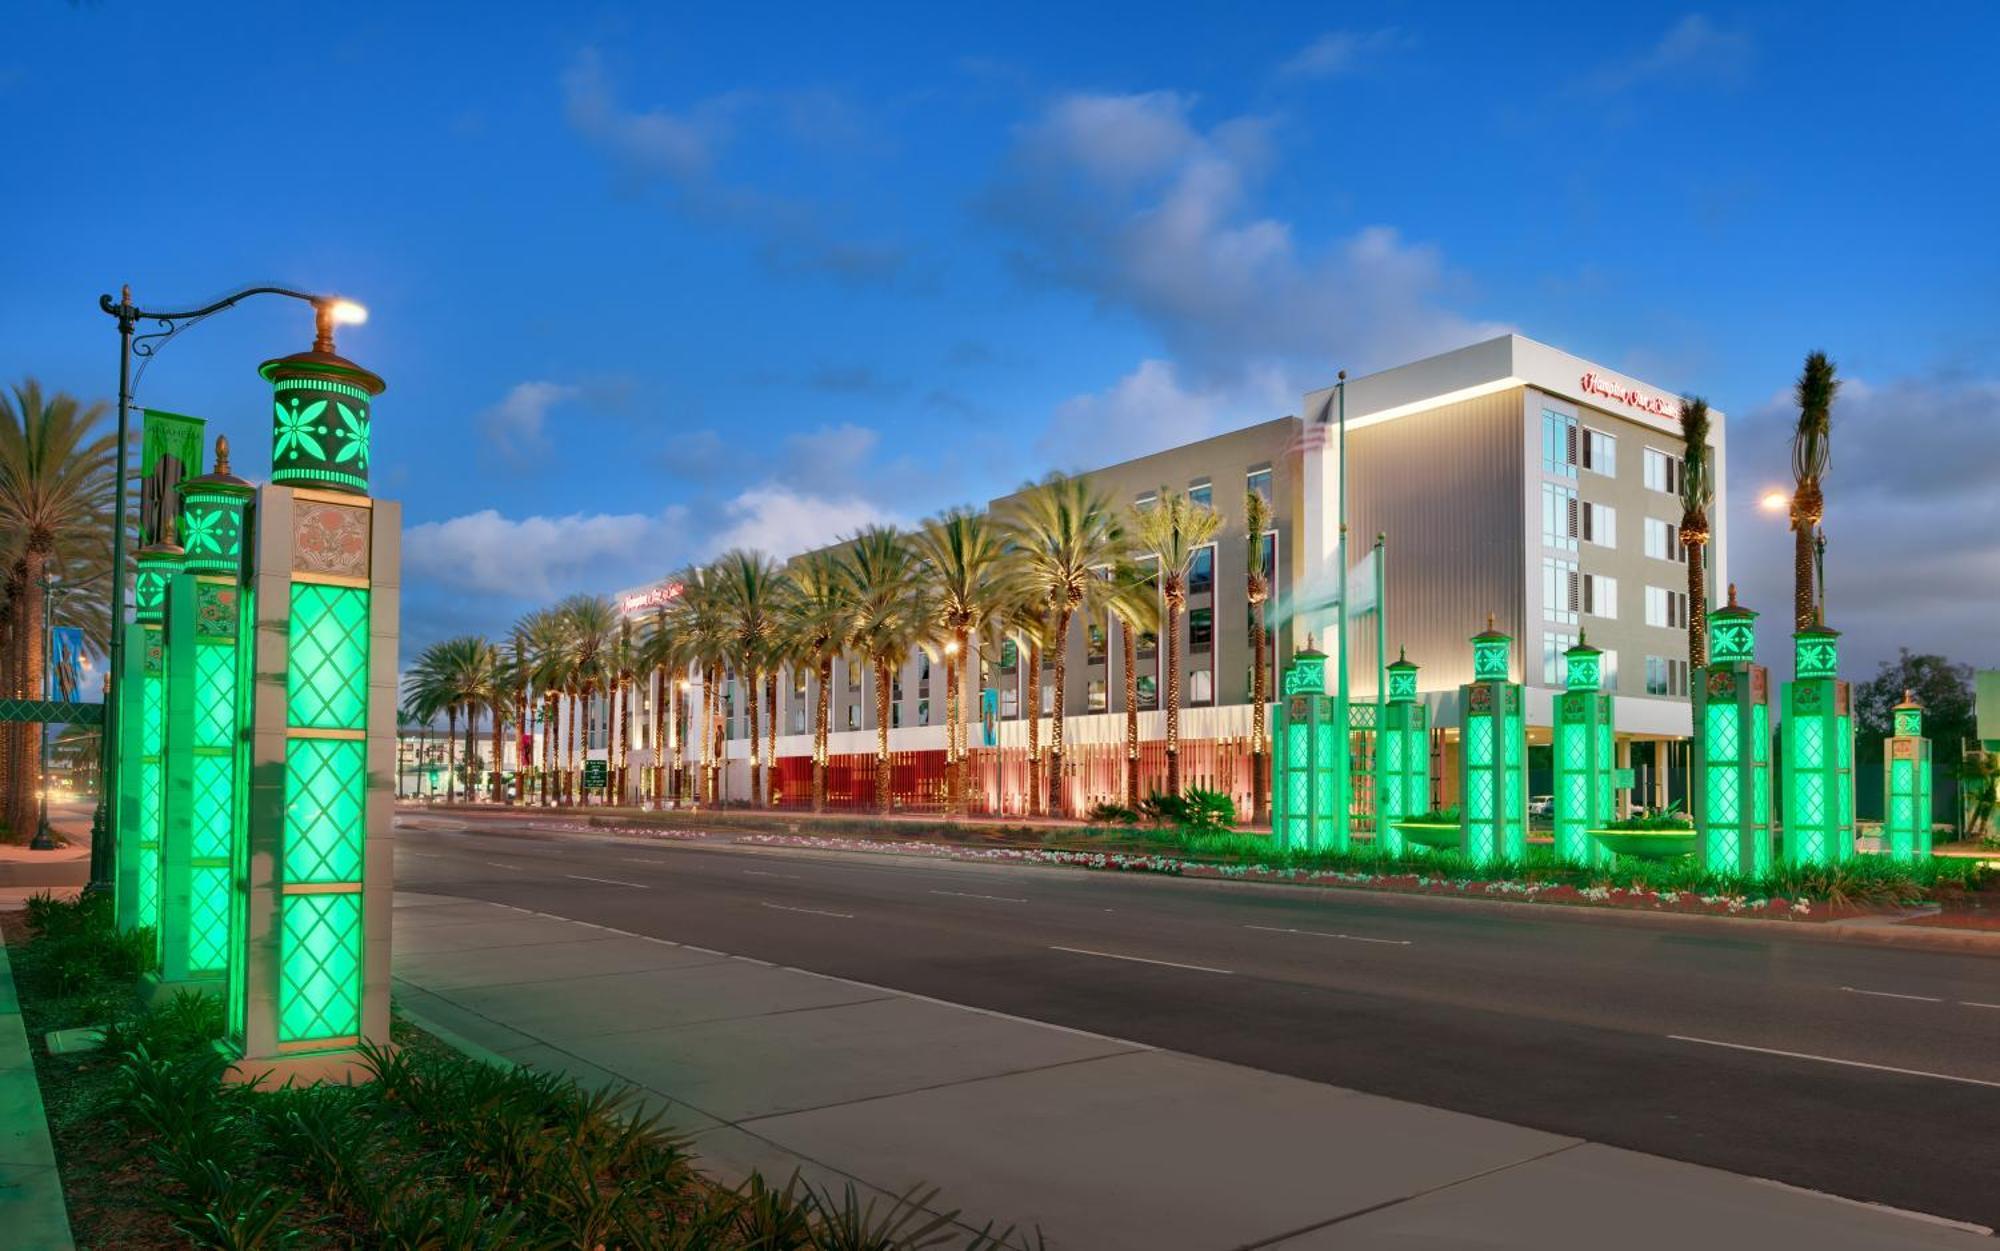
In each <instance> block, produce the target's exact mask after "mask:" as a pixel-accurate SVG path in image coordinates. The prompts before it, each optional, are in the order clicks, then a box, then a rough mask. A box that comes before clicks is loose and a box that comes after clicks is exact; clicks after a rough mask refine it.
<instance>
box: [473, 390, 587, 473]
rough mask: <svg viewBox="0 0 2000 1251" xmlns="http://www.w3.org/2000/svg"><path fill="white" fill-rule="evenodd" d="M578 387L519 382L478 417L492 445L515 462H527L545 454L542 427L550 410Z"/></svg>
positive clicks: (577, 392) (546, 440)
mask: <svg viewBox="0 0 2000 1251" xmlns="http://www.w3.org/2000/svg"><path fill="white" fill-rule="evenodd" d="M578 394H580V388H577V387H574V386H570V385H568V384H566V383H559V382H518V383H515V384H514V386H513V387H512V388H511V389H509V390H508V392H507V394H506V395H505V396H503V397H502V398H501V400H500V402H499V403H498V404H495V405H494V406H493V407H491V408H489V409H487V410H486V411H484V412H482V413H480V414H479V424H480V426H481V427H483V428H484V429H485V431H486V434H487V437H488V439H489V441H490V443H491V446H492V447H493V448H494V449H495V450H497V451H499V452H500V454H501V455H503V456H505V457H507V458H508V459H509V460H514V461H522V462H525V461H529V460H533V459H534V458H535V457H538V456H540V455H542V454H543V453H545V452H547V451H548V448H549V443H548V438H547V435H546V433H545V430H544V427H545V425H546V423H547V420H548V415H549V410H550V409H551V408H554V407H555V406H556V405H557V404H561V403H564V402H566V401H568V400H573V399H575V398H576V397H577V395H578Z"/></svg>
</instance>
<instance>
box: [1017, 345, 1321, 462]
mask: <svg viewBox="0 0 2000 1251" xmlns="http://www.w3.org/2000/svg"><path fill="white" fill-rule="evenodd" d="M1299 391H1300V388H1298V387H1296V386H1295V385H1294V384H1293V383H1292V382H1291V381H1290V380H1289V379H1287V378H1286V377H1285V376H1284V375H1283V374H1282V373H1281V372H1279V371H1277V370H1275V369H1270V368H1266V369H1262V370H1255V371H1252V372H1251V373H1249V374H1247V375H1245V376H1244V377H1242V378H1240V379H1238V380H1236V381H1235V382H1233V383H1231V384H1228V385H1219V386H1208V387H1188V386H1184V385H1183V384H1182V382H1181V379H1180V377H1179V373H1178V371H1177V370H1176V369H1175V367H1174V365H1173V363H1172V362H1170V361H1164V360H1147V361H1141V362H1140V363H1139V366H1138V368H1136V369H1134V370H1133V371H1132V372H1131V373H1129V374H1126V375H1125V376H1124V377H1123V378H1120V379H1119V380H1118V381H1117V382H1116V383H1115V384H1113V385H1112V386H1110V387H1108V388H1107V389H1105V390H1103V391H1098V392H1093V393H1090V394H1087V395H1078V396H1073V397H1071V398H1070V399H1068V400H1065V401H1063V403H1062V404H1061V405H1059V406H1058V407H1057V409H1056V411H1055V414H1054V416H1053V417H1052V418H1051V419H1050V421H1049V425H1048V428H1047V429H1046V430H1045V431H1044V432H1043V434H1042V437H1041V439H1040V441H1039V442H1038V443H1037V444H1036V448H1035V450H1036V451H1037V452H1038V453H1039V454H1040V455H1042V456H1044V457H1046V458H1047V459H1048V460H1049V461H1051V462H1053V463H1055V464H1056V465H1058V466H1060V467H1061V468H1064V469H1067V470H1072V471H1075V470H1088V469H1097V468H1100V467H1102V466H1104V465H1108V464H1114V463H1116V462H1118V461H1121V460H1128V459H1130V458H1132V457H1135V456H1142V455H1145V454H1146V453H1148V452H1156V451H1159V450H1161V449H1162V448H1168V447H1175V446H1178V445H1180V444H1183V443H1191V442H1193V441H1194V440H1196V439H1205V438H1207V437H1209V436H1210V435H1213V434H1220V433H1222V432H1223V431H1225V430H1231V429H1235V428H1238V427H1241V426H1246V425H1251V424H1254V423H1256V422H1260V421H1269V420H1271V419H1272V418H1274V417H1282V416H1284V415H1285V414H1286V413H1287V412H1290V411H1291V409H1292V406H1293V402H1294V401H1295V400H1296V399H1297V398H1298V395H1299Z"/></svg>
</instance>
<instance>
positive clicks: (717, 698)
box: [667, 566, 729, 802]
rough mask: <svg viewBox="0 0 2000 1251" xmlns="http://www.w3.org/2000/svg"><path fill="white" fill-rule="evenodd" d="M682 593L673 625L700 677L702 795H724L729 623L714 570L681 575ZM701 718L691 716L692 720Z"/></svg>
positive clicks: (705, 797) (716, 799) (716, 797)
mask: <svg viewBox="0 0 2000 1251" xmlns="http://www.w3.org/2000/svg"><path fill="white" fill-rule="evenodd" d="M679 580H680V583H681V596H680V598H679V599H677V600H675V601H674V605H673V607H672V608H671V609H670V610H669V611H668V613H667V618H668V622H669V625H670V628H672V629H673V630H674V632H675V633H676V634H678V635H679V636H680V638H681V646H682V647H683V649H684V652H683V654H684V655H685V656H686V657H687V659H688V662H689V663H690V664H692V665H694V666H695V668H696V670H697V672H698V673H699V674H700V675H701V712H700V716H699V718H698V720H699V722H700V726H699V730H698V731H697V734H698V736H697V738H696V740H695V741H696V743H697V745H698V747H699V750H700V755H699V762H700V765H699V767H700V777H701V783H700V786H699V787H698V788H697V795H698V797H699V798H700V799H703V800H706V801H711V802H720V801H721V798H722V783H723V778H724V775H723V770H722V769H721V767H720V759H721V755H722V722H721V711H720V710H721V702H722V701H721V695H722V691H721V687H722V666H723V660H724V658H725V656H726V654H727V652H728V647H729V622H728V617H727V615H726V613H725V611H724V609H725V606H724V603H723V600H722V597H721V596H720V595H719V594H718V593H717V590H716V586H717V583H718V581H719V579H718V578H717V576H716V574H715V572H714V571H713V570H711V569H707V568H703V567H700V566H695V567H691V568H689V569H687V570H685V571H684V572H683V573H682V574H681V575H680V578H679ZM693 720H696V718H694V717H690V721H693Z"/></svg>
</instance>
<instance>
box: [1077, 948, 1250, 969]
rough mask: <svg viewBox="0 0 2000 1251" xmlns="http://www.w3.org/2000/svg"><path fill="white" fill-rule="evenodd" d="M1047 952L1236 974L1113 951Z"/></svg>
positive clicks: (1199, 965) (1088, 949)
mask: <svg viewBox="0 0 2000 1251" xmlns="http://www.w3.org/2000/svg"><path fill="white" fill-rule="evenodd" d="M1049 950H1050V951H1067V952H1069V953H1071V954H1072V955H1078V956H1099V957H1102V958H1103V959H1106V960H1130V961H1132V962H1133V963H1134V964H1159V965H1164V966H1166V967H1167V968H1170V969H1191V970H1193V971H1194V972H1196V973H1221V974H1225V975H1233V974H1234V973H1235V972H1236V970H1234V969H1217V968H1211V967H1209V966H1208V965H1206V964H1179V963H1176V962H1175V961H1172V960H1151V959H1148V958H1146V957H1145V956H1121V955H1119V954H1118V953H1117V952H1115V951H1092V950H1091V949H1090V948H1088V947H1058V946H1055V945H1053V944H1051V945H1050V947H1049Z"/></svg>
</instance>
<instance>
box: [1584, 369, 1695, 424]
mask: <svg viewBox="0 0 2000 1251" xmlns="http://www.w3.org/2000/svg"><path fill="white" fill-rule="evenodd" d="M1577 385H1578V386H1579V387H1581V388H1582V389H1583V393H1584V394H1585V395H1594V396H1597V397H1599V398H1600V399H1607V400H1615V401H1617V402H1618V403H1620V404H1623V405H1625V406H1626V407H1627V408H1636V409H1638V410H1639V411H1640V412H1642V413H1651V414H1652V415H1653V416H1655V417H1673V416H1675V415H1676V414H1677V413H1678V412H1679V406H1678V405H1677V404H1675V403H1674V402H1673V401H1671V400H1667V399H1662V398H1661V397H1660V396H1657V395H1647V394H1646V393H1645V392H1644V391H1641V390H1639V389H1638V388H1637V387H1632V386H1625V385H1622V384H1620V383H1616V382H1610V381H1607V380H1605V379H1603V378H1600V377H1598V376H1597V375H1596V374H1594V373H1590V374H1585V375H1584V376H1583V377H1582V378H1581V379H1580V380H1579V381H1578V382H1577Z"/></svg>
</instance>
